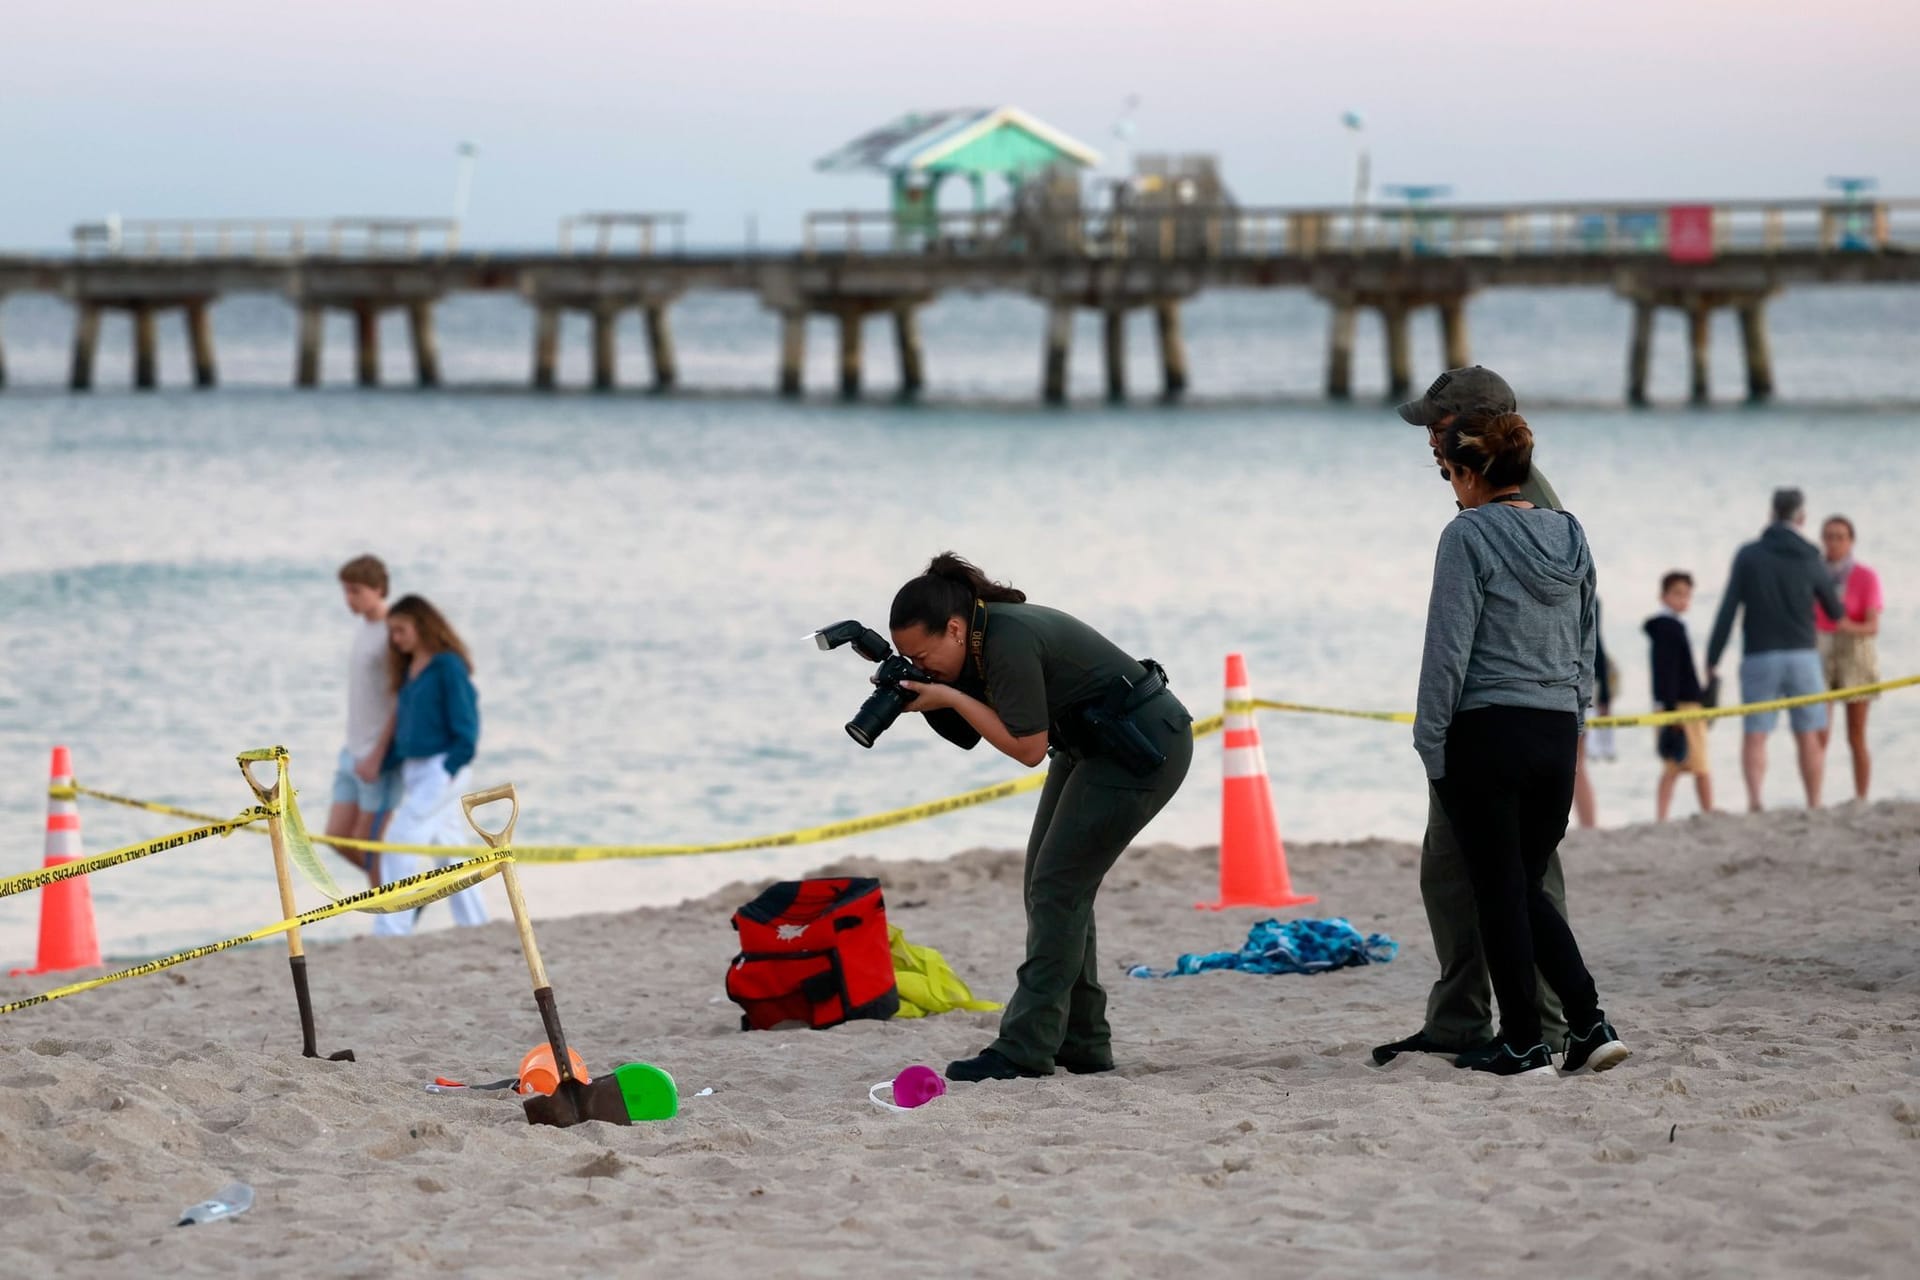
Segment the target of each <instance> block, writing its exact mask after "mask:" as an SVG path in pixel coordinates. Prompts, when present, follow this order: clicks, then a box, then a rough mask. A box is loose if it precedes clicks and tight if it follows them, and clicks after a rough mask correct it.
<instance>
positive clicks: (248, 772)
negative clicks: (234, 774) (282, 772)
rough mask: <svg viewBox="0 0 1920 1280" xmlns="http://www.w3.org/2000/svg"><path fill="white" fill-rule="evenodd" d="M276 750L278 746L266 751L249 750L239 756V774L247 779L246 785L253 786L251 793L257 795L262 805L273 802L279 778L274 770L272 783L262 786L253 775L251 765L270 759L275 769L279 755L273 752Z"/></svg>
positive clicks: (277, 789) (278, 787)
mask: <svg viewBox="0 0 1920 1280" xmlns="http://www.w3.org/2000/svg"><path fill="white" fill-rule="evenodd" d="M278 750H279V748H277V747H276V748H272V749H271V750H267V751H249V752H247V753H246V754H245V755H243V756H241V757H240V776H241V777H243V778H245V779H246V780H247V785H248V786H249V787H252V788H253V794H254V795H255V796H257V797H259V800H260V803H261V804H264V805H272V804H273V798H274V796H275V795H276V794H278V793H279V790H280V778H279V776H278V773H277V772H276V774H275V776H274V779H273V785H272V786H270V787H263V786H261V785H260V780H259V779H258V778H256V777H254V776H253V766H254V765H256V764H259V763H260V762H262V761H264V760H271V761H274V762H275V767H276V770H277V768H278V761H279V756H278V755H277V754H275V753H276V752H277V751H278Z"/></svg>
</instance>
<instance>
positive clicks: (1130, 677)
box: [985, 604, 1146, 738]
mask: <svg viewBox="0 0 1920 1280" xmlns="http://www.w3.org/2000/svg"><path fill="white" fill-rule="evenodd" d="M985 648H986V664H987V702H988V704H989V705H990V706H992V707H993V709H994V712H995V714H997V715H998V716H999V717H1000V719H1001V722H1002V723H1004V724H1005V725H1006V726H1007V732H1008V733H1010V734H1012V735H1013V736H1014V737H1016V738H1024V737H1027V736H1029V735H1031V734H1036V733H1044V732H1046V730H1047V729H1048V727H1049V726H1051V725H1052V724H1054V723H1055V722H1056V721H1058V720H1059V719H1060V718H1061V714H1062V713H1063V712H1065V711H1066V710H1067V709H1068V708H1069V707H1073V706H1077V705H1078V704H1080V703H1082V702H1085V701H1087V700H1088V699H1089V698H1094V697H1098V696H1099V695H1101V694H1103V693H1105V692H1106V691H1107V689H1108V688H1109V687H1110V686H1111V685H1112V684H1113V682H1114V680H1115V678H1120V679H1124V680H1127V681H1129V682H1132V681H1137V680H1139V679H1141V678H1142V677H1144V676H1145V675H1146V670H1145V668H1143V667H1142V666H1141V665H1140V664H1139V663H1138V662H1136V661H1134V660H1133V658H1131V657H1129V656H1128V655H1127V654H1126V653H1125V652H1124V651H1123V650H1121V649H1120V648H1119V646H1117V645H1115V644H1114V643H1113V641H1111V640H1109V639H1107V638H1106V637H1105V636H1103V635H1101V634H1100V633H1099V632H1098V631H1095V630H1094V629H1093V628H1092V627H1090V626H1088V625H1087V624H1086V623H1084V622H1082V621H1080V620H1079V619H1078V618H1075V617H1073V616H1072V615H1070V614H1065V613H1062V612H1060V611H1059V610H1058V609H1049V608H1047V607H1046V606H1045V605H1039V604H990V605H988V606H987V639H986V646H985Z"/></svg>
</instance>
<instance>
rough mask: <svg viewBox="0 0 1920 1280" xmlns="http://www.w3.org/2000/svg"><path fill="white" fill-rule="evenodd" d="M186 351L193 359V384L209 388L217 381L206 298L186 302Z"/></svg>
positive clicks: (211, 323)
mask: <svg viewBox="0 0 1920 1280" xmlns="http://www.w3.org/2000/svg"><path fill="white" fill-rule="evenodd" d="M186 319H187V352H188V355H189V356H190V357H191V359H192V361H193V385H194V386H196V387H198V388H200V389H201V390H210V389H211V388H212V387H213V386H214V385H215V384H216V383H217V382H218V381H219V379H218V377H217V373H216V370H215V368H214V357H213V318H212V315H211V312H210V308H209V306H208V304H207V302H206V300H205V299H204V298H203V299H200V300H198V301H194V302H189V303H187V308H186Z"/></svg>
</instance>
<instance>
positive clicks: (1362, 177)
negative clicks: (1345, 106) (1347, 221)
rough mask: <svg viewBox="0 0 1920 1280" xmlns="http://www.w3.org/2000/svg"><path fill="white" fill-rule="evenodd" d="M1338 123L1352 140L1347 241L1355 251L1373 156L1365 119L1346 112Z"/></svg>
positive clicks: (1370, 180) (1371, 172)
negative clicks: (1369, 150)
mask: <svg viewBox="0 0 1920 1280" xmlns="http://www.w3.org/2000/svg"><path fill="white" fill-rule="evenodd" d="M1340 123H1341V124H1343V125H1345V126H1346V129H1347V134H1348V135H1349V136H1350V137H1351V138H1352V139H1353V225H1352V226H1351V227H1349V228H1348V231H1347V241H1348V243H1350V244H1352V245H1353V246H1354V247H1355V248H1356V249H1357V248H1359V246H1360V220H1361V218H1363V217H1364V216H1366V209H1367V195H1368V193H1369V191H1370V190H1371V189H1372V186H1373V156H1372V155H1371V154H1370V153H1369V152H1368V150H1367V120H1366V117H1365V116H1363V115H1361V114H1360V113H1359V112H1358V111H1348V112H1346V113H1345V114H1343V115H1342V116H1341V117H1340Z"/></svg>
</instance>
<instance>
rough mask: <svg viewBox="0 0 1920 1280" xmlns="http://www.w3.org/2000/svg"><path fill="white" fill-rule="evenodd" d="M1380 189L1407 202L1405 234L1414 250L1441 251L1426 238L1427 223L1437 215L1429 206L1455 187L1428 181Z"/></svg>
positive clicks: (1420, 251)
mask: <svg viewBox="0 0 1920 1280" xmlns="http://www.w3.org/2000/svg"><path fill="white" fill-rule="evenodd" d="M1380 189H1381V191H1382V192H1384V193H1385V194H1387V195H1390V196H1399V197H1400V198H1401V199H1403V200H1405V201H1406V202H1407V213H1406V218H1407V222H1406V227H1405V234H1406V236H1407V237H1408V239H1407V243H1408V244H1409V245H1410V247H1411V248H1412V250H1413V252H1415V253H1418V254H1428V253H1437V252H1439V250H1438V249H1437V247H1436V246H1434V245H1433V244H1431V243H1429V242H1428V240H1427V238H1426V234H1425V228H1426V225H1427V224H1428V223H1429V222H1430V221H1432V219H1433V218H1434V216H1435V214H1434V211H1433V210H1432V209H1429V208H1428V207H1427V206H1428V205H1429V204H1431V203H1432V202H1433V201H1435V200H1439V199H1442V198H1443V197H1446V196H1450V195H1452V194H1453V188H1452V187H1451V186H1448V185H1447V184H1446V183H1444V182H1428V183H1421V184H1417V185H1412V184H1405V183H1401V184H1396V185H1393V186H1386V187H1382V188H1380Z"/></svg>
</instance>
